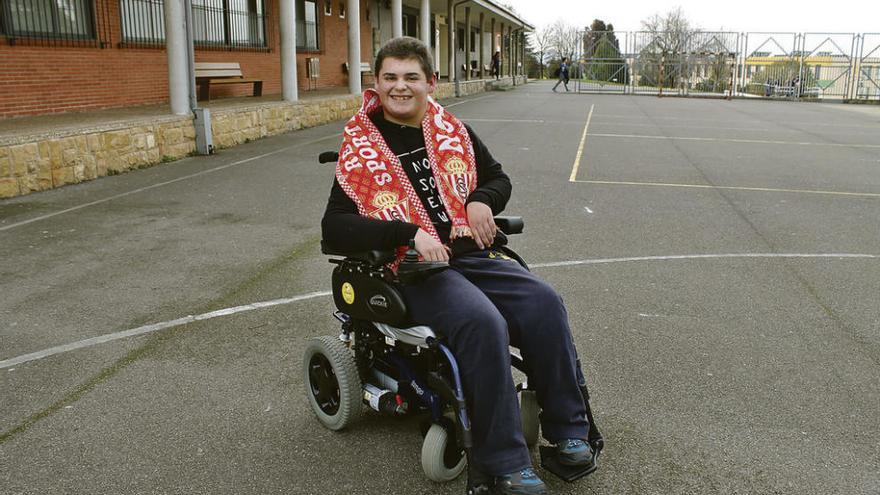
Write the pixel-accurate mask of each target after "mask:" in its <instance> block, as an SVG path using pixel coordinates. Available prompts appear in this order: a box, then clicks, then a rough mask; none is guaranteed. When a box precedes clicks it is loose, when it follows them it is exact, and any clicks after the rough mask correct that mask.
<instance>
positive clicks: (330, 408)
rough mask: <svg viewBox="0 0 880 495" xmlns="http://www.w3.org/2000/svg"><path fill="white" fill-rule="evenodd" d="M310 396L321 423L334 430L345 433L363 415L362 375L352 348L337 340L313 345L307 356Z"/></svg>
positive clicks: (319, 340) (319, 339)
mask: <svg viewBox="0 0 880 495" xmlns="http://www.w3.org/2000/svg"><path fill="white" fill-rule="evenodd" d="M303 373H304V377H305V384H306V396H308V399H309V404H311V406H312V410H313V411H314V412H315V416H317V417H318V420H319V421H320V422H321V424H323V425H324V426H326V427H327V428H329V429H331V430H341V429H343V428H345V427H346V426H348V425H350V424H351V423H353V422H354V421H355V420H357V419H358V417H359V416H360V415H361V412H362V410H363V401H362V400H361V389H362V387H363V385H362V384H361V378H360V375H358V370H357V364H356V363H355V360H354V356H352V355H351V352H349V350H348V347H346V346H345V344H343V343H342V342H340V341H339V339H338V338H336V337H330V336H323V337H317V338H314V339H312V340H310V341H309V343H308V345H306V351H305V353H304V356H303Z"/></svg>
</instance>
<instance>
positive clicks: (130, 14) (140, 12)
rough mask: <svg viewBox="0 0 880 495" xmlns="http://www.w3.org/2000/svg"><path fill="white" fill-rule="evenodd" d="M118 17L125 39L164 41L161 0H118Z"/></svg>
mask: <svg viewBox="0 0 880 495" xmlns="http://www.w3.org/2000/svg"><path fill="white" fill-rule="evenodd" d="M119 17H120V21H121V22H122V36H123V39H125V41H133V42H138V43H156V42H159V43H164V42H165V7H164V5H163V3H162V0H120V2H119Z"/></svg>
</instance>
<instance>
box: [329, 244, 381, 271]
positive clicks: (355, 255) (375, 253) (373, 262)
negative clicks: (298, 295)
mask: <svg viewBox="0 0 880 495" xmlns="http://www.w3.org/2000/svg"><path fill="white" fill-rule="evenodd" d="M321 252H322V253H324V254H328V255H330V256H344V257H346V258H350V259H354V260H358V261H364V262H367V263H369V264H370V266H381V265H384V264H386V263H391V262H392V261H394V258H396V257H397V252H395V251H394V250H393V249H387V250H379V249H372V250H370V251H359V252H356V251H350V250H345V249H342V248H340V247H339V246H334V245H331V244H330V243H328V242H327V241H321Z"/></svg>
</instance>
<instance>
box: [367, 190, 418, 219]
mask: <svg viewBox="0 0 880 495" xmlns="http://www.w3.org/2000/svg"><path fill="white" fill-rule="evenodd" d="M372 205H373V206H375V207H376V209H375V210H373V211H372V212H370V215H371V216H373V217H375V218H378V219H379V220H388V221H390V220H400V221H401V222H409V221H410V218H409V208H407V205H406V201H400V200H399V199H398V194H397V193H394V192H391V191H380V192H378V193H376V195H375V196H373V201H372Z"/></svg>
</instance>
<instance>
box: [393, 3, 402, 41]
mask: <svg viewBox="0 0 880 495" xmlns="http://www.w3.org/2000/svg"><path fill="white" fill-rule="evenodd" d="M391 36H392V37H394V38H398V37H400V36H403V0H391Z"/></svg>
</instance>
